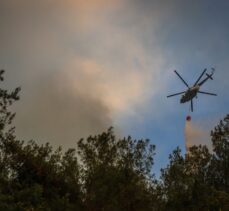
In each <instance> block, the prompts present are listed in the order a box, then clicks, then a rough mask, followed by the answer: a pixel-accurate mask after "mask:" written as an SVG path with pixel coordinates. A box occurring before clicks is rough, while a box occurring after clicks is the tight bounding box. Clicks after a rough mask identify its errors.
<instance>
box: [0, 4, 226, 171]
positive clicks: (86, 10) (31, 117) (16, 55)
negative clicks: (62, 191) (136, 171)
mask: <svg viewBox="0 0 229 211" xmlns="http://www.w3.org/2000/svg"><path fill="white" fill-rule="evenodd" d="M228 10H229V3H228V1H226V0H224V1H222V0H219V1H213V0H208V1H207V0H203V1H197V0H196V1H188V0H185V1H184V0H183V1H181V0H172V1H169V0H167V1H159V0H158V1H147V0H142V1H137V0H107V1H105V0H91V1H87V2H86V1H83V0H75V1H73V0H66V1H61V0H56V1H54V0H50V1H45V0H41V1H35V0H34V1H31V0H30V1H29V0H19V1H17V2H15V1H11V0H2V1H1V2H0V12H1V16H2V18H1V20H0V26H1V31H2V33H1V34H0V64H1V68H4V69H6V71H7V72H6V82H5V86H7V87H15V86H18V85H20V86H21V87H22V92H21V100H20V102H18V103H17V105H16V106H14V108H13V109H14V110H16V112H17V118H16V119H15V125H16V128H17V135H18V137H19V138H23V139H25V140H29V139H35V140H37V141H38V142H39V143H44V142H46V141H49V142H51V144H53V145H55V146H58V145H63V146H64V147H65V148H67V147H74V146H75V145H76V144H75V143H76V141H77V140H78V139H79V138H81V137H87V136H88V135H90V134H97V133H100V132H102V131H104V130H106V129H107V128H108V127H109V126H111V125H113V126H114V127H115V131H116V133H117V134H118V136H124V135H129V134H130V135H131V136H133V137H134V138H149V139H150V140H151V141H152V143H153V144H155V145H156V153H157V155H156V158H155V159H156V161H155V171H156V172H157V174H158V172H159V169H160V168H161V167H163V166H165V165H166V163H167V161H168V159H167V158H168V155H169V153H171V152H172V150H173V149H175V148H176V147H177V146H179V147H181V149H182V150H183V152H184V150H185V134H186V132H187V131H186V130H185V128H186V123H185V117H186V116H187V115H188V114H190V110H189V108H190V106H189V104H184V105H181V104H179V97H174V98H170V99H167V98H166V96H167V95H168V94H169V93H175V92H177V91H178V92H179V91H183V90H184V89H185V86H184V85H183V84H182V82H181V81H180V80H179V78H178V77H177V76H176V75H175V74H174V72H173V70H174V69H176V70H177V71H178V72H179V73H180V74H181V75H182V76H183V77H184V79H185V80H186V81H187V82H188V83H189V84H192V83H194V82H195V80H196V79H197V78H198V76H199V74H200V73H201V72H202V70H203V69H204V68H208V69H209V70H210V68H211V67H215V68H216V72H215V75H214V81H208V82H207V83H206V84H204V86H203V89H202V90H205V91H210V92H215V93H217V94H218V96H217V98H215V97H211V96H204V95H203V96H199V97H198V100H195V101H194V109H195V110H194V113H193V114H192V117H193V118H192V123H191V127H192V132H194V133H195V131H197V130H198V131H197V133H195V134H202V136H201V137H200V136H199V137H198V135H197V136H195V137H193V139H199V140H200V141H199V142H200V143H201V144H209V137H208V134H209V132H210V130H211V129H212V128H213V127H214V126H215V125H216V124H217V122H218V121H219V119H221V118H223V117H224V116H225V115H226V114H227V113H228V105H229V100H228V90H229V83H228V77H229V71H228V63H229V62H228V54H229V42H228V37H229V15H228ZM192 134H193V133H192ZM203 136H205V138H203ZM188 137H189V139H190V137H191V136H188ZM193 139H192V140H188V141H191V142H192V143H193ZM186 141H187V140H186ZM195 143H198V140H196V141H195Z"/></svg>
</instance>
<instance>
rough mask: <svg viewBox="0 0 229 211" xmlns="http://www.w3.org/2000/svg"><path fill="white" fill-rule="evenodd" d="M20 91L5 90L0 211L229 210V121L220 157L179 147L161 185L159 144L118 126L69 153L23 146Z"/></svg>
mask: <svg viewBox="0 0 229 211" xmlns="http://www.w3.org/2000/svg"><path fill="white" fill-rule="evenodd" d="M3 73H4V71H0V80H3ZM19 91H20V88H16V89H15V90H13V91H12V92H9V91H7V90H5V89H0V210H12V211H13V210H47V211H48V210H50V211H51V210H55V211H56V210H57V211H58V210H61V211H62V210H90V211H100V210H104V211H106V210H127V211H128V210H131V211H132V210H133V211H134V210H139V211H141V210H144V211H145V210H155V211H157V210H160V211H161V210H162V211H163V210H166V211H167V210H178V211H179V210H229V115H227V116H226V117H225V119H224V120H223V121H220V123H219V125H217V126H216V128H215V129H214V130H213V131H212V132H211V137H212V145H213V151H212V152H210V151H209V150H208V148H207V147H206V146H201V145H200V146H193V147H191V148H190V150H189V152H187V153H186V155H185V156H183V155H182V153H181V150H180V149H179V148H177V149H175V150H174V151H173V152H172V154H171V155H170V156H169V164H168V166H167V167H166V168H164V169H162V170H161V177H160V179H155V177H154V175H153V172H152V166H153V164H154V159H153V157H154V155H155V146H154V145H152V144H150V141H149V140H143V139H141V140H133V139H132V138H131V137H130V136H129V137H127V138H122V139H118V138H117V137H115V135H114V132H113V128H110V129H108V130H107V131H106V132H103V133H102V134H99V135H97V136H90V137H88V138H87V139H81V140H80V141H79V142H78V143H77V150H76V149H68V150H67V151H66V152H63V151H62V149H61V148H60V147H59V148H57V149H56V150H54V149H53V148H52V147H51V146H50V145H49V144H48V143H47V144H44V145H38V144H36V142H34V141H29V142H24V141H21V140H18V139H17V138H16V136H15V128H14V127H12V126H11V123H12V120H13V118H14V116H15V114H14V113H12V112H11V111H10V106H11V105H12V104H13V103H14V102H15V101H17V100H19Z"/></svg>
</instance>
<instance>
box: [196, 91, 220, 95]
mask: <svg viewBox="0 0 229 211" xmlns="http://www.w3.org/2000/svg"><path fill="white" fill-rule="evenodd" d="M198 93H201V94H206V95H213V96H217V94H214V93H210V92H202V91H198Z"/></svg>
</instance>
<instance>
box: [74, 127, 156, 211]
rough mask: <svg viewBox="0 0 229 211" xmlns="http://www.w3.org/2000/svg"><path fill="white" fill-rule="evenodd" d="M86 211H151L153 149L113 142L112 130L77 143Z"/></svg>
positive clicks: (145, 144) (146, 142)
mask: <svg viewBox="0 0 229 211" xmlns="http://www.w3.org/2000/svg"><path fill="white" fill-rule="evenodd" d="M78 149H79V152H78V153H79V155H80V158H81V162H82V170H83V176H82V180H83V181H84V184H83V191H84V202H85V206H86V210H95V211H97V210H151V207H152V199H151V192H150V186H151V179H152V173H151V168H152V165H153V155H154V149H155V146H154V145H150V144H149V140H132V138H131V137H128V138H124V139H120V140H117V139H116V137H115V136H114V134H113V130H112V128H110V129H109V130H108V131H107V132H105V133H102V134H101V135H98V136H94V137H92V136H91V137H89V138H88V139H87V140H83V139H82V140H81V141H80V142H79V143H78Z"/></svg>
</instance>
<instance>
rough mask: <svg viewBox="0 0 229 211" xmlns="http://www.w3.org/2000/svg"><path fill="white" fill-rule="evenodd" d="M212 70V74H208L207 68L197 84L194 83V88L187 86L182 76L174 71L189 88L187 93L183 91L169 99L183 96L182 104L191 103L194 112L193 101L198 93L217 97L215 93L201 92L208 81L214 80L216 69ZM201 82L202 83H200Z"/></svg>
mask: <svg viewBox="0 0 229 211" xmlns="http://www.w3.org/2000/svg"><path fill="white" fill-rule="evenodd" d="M211 69H212V72H211V73H210V74H208V73H206V71H207V68H205V69H204V70H203V72H202V73H201V75H200V76H199V78H198V79H197V80H196V82H195V83H194V85H193V86H191V87H190V86H189V85H188V84H187V82H186V81H185V80H184V79H183V78H182V77H181V75H180V74H179V73H178V72H177V71H176V70H174V72H175V73H176V75H177V76H178V77H179V78H180V79H181V81H182V82H183V83H184V84H185V86H186V87H187V88H188V89H187V90H186V91H183V92H179V93H175V94H171V95H168V96H167V97H173V96H176V95H181V94H182V96H181V99H180V103H186V102H188V101H191V111H192V112H193V99H194V97H196V98H197V94H198V93H201V94H206V95H212V96H217V94H214V93H210V92H203V91H200V87H201V86H202V85H203V84H204V83H205V82H206V81H207V80H208V79H211V80H213V77H212V76H213V74H214V72H215V69H214V68H211ZM205 73H206V78H204V79H203V80H202V81H200V80H201V78H202V77H203V75H204V74H205ZM199 81H200V82H199Z"/></svg>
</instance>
